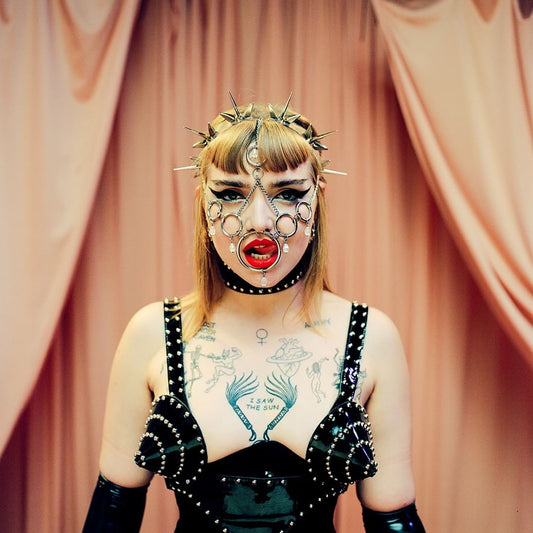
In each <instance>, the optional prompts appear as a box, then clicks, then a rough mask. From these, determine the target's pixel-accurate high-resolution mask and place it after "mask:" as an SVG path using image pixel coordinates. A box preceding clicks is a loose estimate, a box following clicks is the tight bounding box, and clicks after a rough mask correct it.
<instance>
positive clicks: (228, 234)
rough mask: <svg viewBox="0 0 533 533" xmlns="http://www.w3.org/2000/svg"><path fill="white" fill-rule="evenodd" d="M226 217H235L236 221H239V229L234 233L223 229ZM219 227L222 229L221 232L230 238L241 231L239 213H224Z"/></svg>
mask: <svg viewBox="0 0 533 533" xmlns="http://www.w3.org/2000/svg"><path fill="white" fill-rule="evenodd" d="M228 217H235V218H236V219H237V220H238V221H239V229H238V230H237V231H236V232H234V233H229V232H227V231H226V230H225V229H224V224H225V223H226V220H227V219H228ZM220 229H221V230H222V233H223V234H224V235H225V236H226V237H229V238H230V239H231V238H233V237H236V236H237V235H239V234H240V233H241V231H242V219H241V217H240V216H239V215H236V214H235V213H226V214H225V215H224V216H223V217H222V221H221V222H220Z"/></svg>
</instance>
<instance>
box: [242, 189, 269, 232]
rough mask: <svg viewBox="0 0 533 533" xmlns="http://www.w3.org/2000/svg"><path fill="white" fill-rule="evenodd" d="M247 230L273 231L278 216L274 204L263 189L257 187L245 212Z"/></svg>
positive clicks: (244, 219) (244, 220)
mask: <svg viewBox="0 0 533 533" xmlns="http://www.w3.org/2000/svg"><path fill="white" fill-rule="evenodd" d="M242 216H243V226H244V230H245V231H252V230H256V231H272V230H273V229H274V218H275V216H276V214H275V212H274V209H273V206H272V204H271V202H270V200H269V199H268V198H267V197H266V195H265V194H264V193H263V191H261V189H256V190H255V191H254V192H253V194H252V196H251V197H250V199H249V200H248V205H247V206H246V209H244V211H243V213H242Z"/></svg>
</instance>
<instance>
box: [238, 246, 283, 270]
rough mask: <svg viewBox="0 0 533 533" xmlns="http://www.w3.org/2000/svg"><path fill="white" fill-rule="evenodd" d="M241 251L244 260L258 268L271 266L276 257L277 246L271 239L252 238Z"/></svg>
mask: <svg viewBox="0 0 533 533" xmlns="http://www.w3.org/2000/svg"><path fill="white" fill-rule="evenodd" d="M242 252H243V255H244V259H245V260H246V262H247V263H248V264H249V265H250V266H251V267H253V268H257V269H258V270H263V269H265V268H268V267H270V266H272V265H273V264H274V263H275V262H276V260H277V258H278V246H276V243H275V242H273V241H272V239H254V240H253V241H250V242H249V243H248V244H247V245H246V246H245V247H244V248H243V250H242Z"/></svg>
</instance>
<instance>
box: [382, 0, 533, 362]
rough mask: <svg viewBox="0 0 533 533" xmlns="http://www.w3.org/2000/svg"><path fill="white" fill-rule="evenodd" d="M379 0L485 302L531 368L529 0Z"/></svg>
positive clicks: (406, 94)
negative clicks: (419, 1) (419, 0)
mask: <svg viewBox="0 0 533 533" xmlns="http://www.w3.org/2000/svg"><path fill="white" fill-rule="evenodd" d="M374 5H375V7H376V10H377V13H378V18H379V21H380V25H381V27H382V29H383V32H384V36H385V41H386V43H387V48H388V50H389V55H390V64H391V69H392V72H393V77H394V80H395V86H396V89H397V93H398V95H399V99H400V102H401V105H402V109H403V112H404V115H405V118H406V122H407V124H408V127H409V132H410V134H411V138H412V140H413V144H414V146H415V148H416V151H417V155H418V157H419V160H420V161H421V164H422V165H423V167H424V170H425V174H426V177H427V180H428V183H429V185H430V187H431V190H432V192H433V194H434V195H435V198H436V200H437V203H438V205H439V207H440V209H441V211H442V213H443V216H444V218H445V220H446V221H447V223H448V225H449V228H450V231H451V233H452V234H453V236H454V238H455V239H456V241H457V244H458V246H459V248H460V249H461V252H462V254H463V255H464V257H465V261H466V262H467V264H468V265H469V267H470V269H471V271H472V273H473V275H474V277H475V278H476V280H477V281H478V283H479V286H480V288H481V290H482V292H483V294H484V295H485V296H486V298H487V301H488V303H489V305H490V306H491V308H492V309H493V311H494V313H495V315H496V316H497V317H498V319H499V320H500V322H501V324H502V326H503V327H504V329H505V330H506V331H507V332H508V333H509V335H510V337H511V339H512V340H513V341H514V342H515V343H516V345H517V347H518V348H519V349H520V350H521V351H522V353H523V355H524V357H525V358H526V359H527V361H528V362H529V364H530V365H531V366H532V367H533V210H532V209H531V198H533V179H532V176H533V18H532V17H531V16H530V13H529V14H528V10H527V9H526V2H514V1H513V0H492V1H490V2H486V1H480V0H468V1H464V2H456V1H454V0H443V1H433V2H426V3H425V5H424V6H421V5H419V4H416V5H415V4H413V3H412V2H408V1H405V2H402V1H398V2H390V1H388V0H376V1H375V2H374ZM519 7H520V9H519ZM437 65H438V67H437ZM436 67H437V68H436Z"/></svg>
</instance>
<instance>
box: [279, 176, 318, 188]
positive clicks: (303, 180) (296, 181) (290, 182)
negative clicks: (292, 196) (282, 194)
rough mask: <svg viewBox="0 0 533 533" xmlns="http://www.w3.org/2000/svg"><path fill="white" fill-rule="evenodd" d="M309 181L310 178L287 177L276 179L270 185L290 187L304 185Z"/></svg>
mask: <svg viewBox="0 0 533 533" xmlns="http://www.w3.org/2000/svg"><path fill="white" fill-rule="evenodd" d="M308 181H309V178H301V179H285V180H280V181H275V182H273V183H271V184H270V187H277V188H281V187H290V186H291V185H303V184H304V183H307V182H308Z"/></svg>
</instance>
